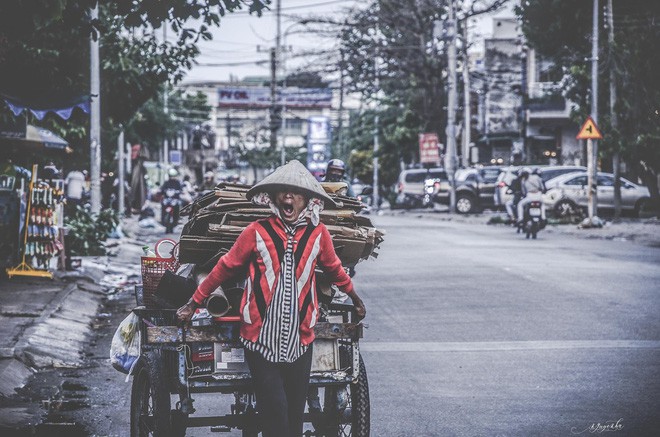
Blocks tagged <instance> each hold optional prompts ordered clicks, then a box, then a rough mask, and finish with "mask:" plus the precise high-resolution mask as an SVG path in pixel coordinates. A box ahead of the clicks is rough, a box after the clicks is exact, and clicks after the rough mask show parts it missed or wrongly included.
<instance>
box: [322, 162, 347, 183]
mask: <svg viewBox="0 0 660 437" xmlns="http://www.w3.org/2000/svg"><path fill="white" fill-rule="evenodd" d="M345 172H346V164H344V161H342V160H341V159H331V160H330V161H328V166H327V167H326V169H325V180H326V181H327V182H341V180H342V179H343V178H344V173H345Z"/></svg>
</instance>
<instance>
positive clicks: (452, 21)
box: [445, 0, 457, 213]
mask: <svg viewBox="0 0 660 437" xmlns="http://www.w3.org/2000/svg"><path fill="white" fill-rule="evenodd" d="M448 12H449V14H448V15H449V17H448V25H449V26H448V31H449V47H448V49H447V57H448V60H447V66H448V70H449V71H448V76H449V77H448V78H447V80H448V83H449V93H448V95H447V128H446V130H445V132H446V134H447V153H446V155H445V171H446V172H447V175H448V176H449V186H450V191H449V212H450V213H454V212H455V211H456V181H455V178H454V173H455V172H456V97H457V91H456V16H455V13H454V0H449V11H448Z"/></svg>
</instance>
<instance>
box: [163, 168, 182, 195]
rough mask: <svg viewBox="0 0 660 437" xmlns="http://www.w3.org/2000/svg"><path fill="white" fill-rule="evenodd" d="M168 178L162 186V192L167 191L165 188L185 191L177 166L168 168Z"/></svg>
mask: <svg viewBox="0 0 660 437" xmlns="http://www.w3.org/2000/svg"><path fill="white" fill-rule="evenodd" d="M167 176H168V179H167V180H166V181H165V182H163V185H161V187H160V192H161V193H163V194H164V193H165V190H168V189H169V190H177V191H183V185H182V184H181V181H180V180H179V172H178V171H177V169H175V168H171V169H169V170H167Z"/></svg>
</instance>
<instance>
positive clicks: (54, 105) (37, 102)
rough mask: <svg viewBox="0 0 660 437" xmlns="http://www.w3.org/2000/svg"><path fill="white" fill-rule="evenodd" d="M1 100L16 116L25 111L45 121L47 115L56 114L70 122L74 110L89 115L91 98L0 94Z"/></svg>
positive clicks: (83, 96) (85, 96)
mask: <svg viewBox="0 0 660 437" xmlns="http://www.w3.org/2000/svg"><path fill="white" fill-rule="evenodd" d="M0 99H2V100H4V101H5V103H6V104H7V106H8V107H9V109H10V110H11V112H12V113H13V114H14V115H15V116H19V115H21V114H22V113H23V112H24V111H29V112H31V113H32V114H33V115H34V116H35V117H36V118H37V119H38V120H43V118H44V117H45V116H46V114H48V113H49V112H50V113H54V114H57V115H58V116H60V117H61V118H63V119H64V120H68V119H69V118H70V117H71V114H72V113H73V110H74V109H76V108H79V109H80V110H82V111H83V112H85V113H87V114H89V110H90V101H91V97H90V96H89V95H56V94H53V95H37V96H29V97H28V96H22V97H16V96H10V95H7V94H5V93H3V92H0Z"/></svg>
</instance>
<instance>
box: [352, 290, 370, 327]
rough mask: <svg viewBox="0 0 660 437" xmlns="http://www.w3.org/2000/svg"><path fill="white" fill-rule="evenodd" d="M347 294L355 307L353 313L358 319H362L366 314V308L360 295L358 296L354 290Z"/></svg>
mask: <svg viewBox="0 0 660 437" xmlns="http://www.w3.org/2000/svg"><path fill="white" fill-rule="evenodd" d="M348 296H349V297H350V298H351V300H352V301H353V306H354V307H355V313H356V314H357V316H358V320H362V319H364V317H365V316H366V315H367V309H366V308H365V306H364V302H362V299H360V296H358V295H357V293H356V292H355V291H354V292H352V293H351V294H349V295H348Z"/></svg>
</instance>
